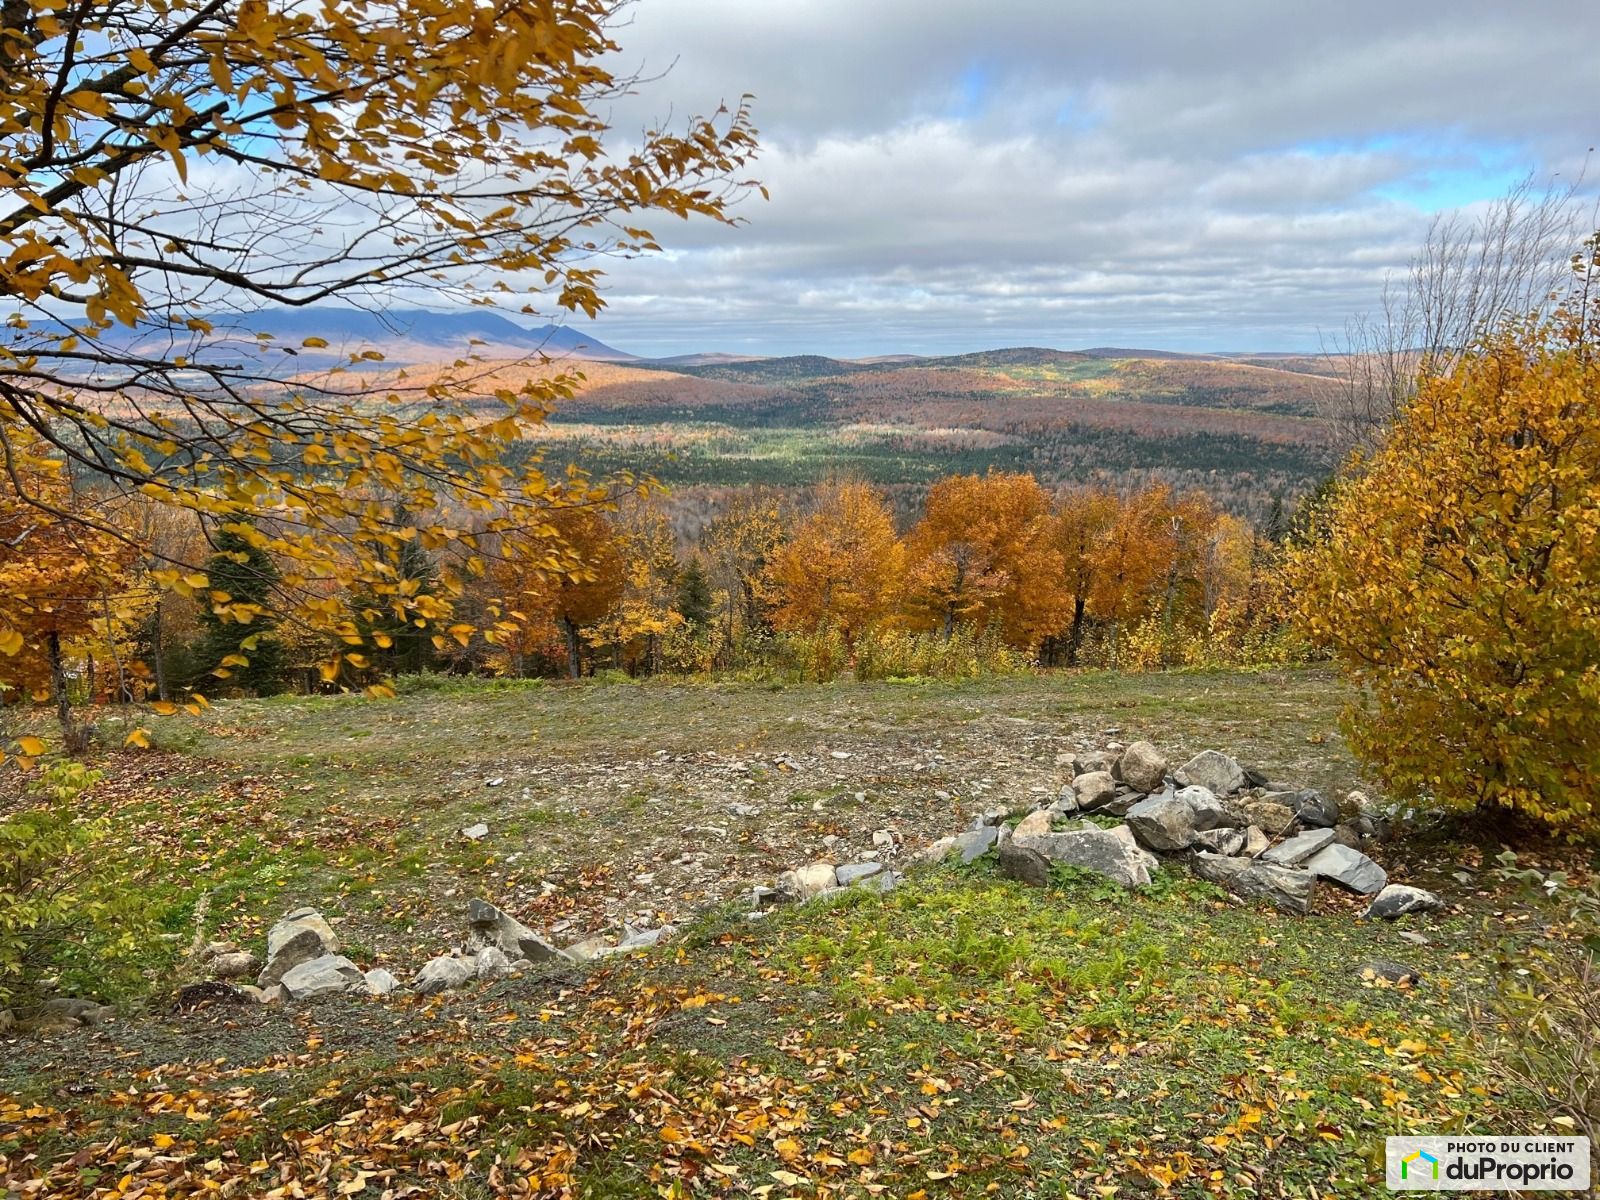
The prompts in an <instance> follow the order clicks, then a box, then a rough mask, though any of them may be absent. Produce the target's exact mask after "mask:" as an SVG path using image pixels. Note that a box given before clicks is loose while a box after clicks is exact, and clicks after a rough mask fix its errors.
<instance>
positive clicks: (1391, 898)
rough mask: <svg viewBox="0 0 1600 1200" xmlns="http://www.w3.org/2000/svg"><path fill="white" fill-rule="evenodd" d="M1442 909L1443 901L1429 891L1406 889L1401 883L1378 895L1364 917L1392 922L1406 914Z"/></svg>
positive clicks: (1415, 888) (1416, 888)
mask: <svg viewBox="0 0 1600 1200" xmlns="http://www.w3.org/2000/svg"><path fill="white" fill-rule="evenodd" d="M1443 907H1444V901H1443V900H1441V899H1440V898H1439V897H1438V896H1436V895H1434V894H1433V893H1432V892H1430V891H1426V890H1424V889H1423V888H1419V887H1407V886H1406V885H1405V884H1403V883H1391V884H1390V885H1389V886H1388V887H1386V888H1384V889H1383V890H1382V891H1381V892H1379V893H1378V895H1377V897H1376V898H1375V899H1374V900H1373V901H1372V904H1371V905H1370V906H1369V907H1368V908H1367V911H1366V913H1365V914H1364V915H1366V916H1368V917H1377V918H1380V919H1381V920H1384V921H1393V920H1395V919H1396V918H1397V917H1403V916H1405V915H1406V914H1407V913H1430V912H1437V911H1438V910H1439V909H1441V908H1443Z"/></svg>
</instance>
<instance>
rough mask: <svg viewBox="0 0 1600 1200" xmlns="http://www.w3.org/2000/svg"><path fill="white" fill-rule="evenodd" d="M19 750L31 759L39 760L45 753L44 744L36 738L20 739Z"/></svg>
mask: <svg viewBox="0 0 1600 1200" xmlns="http://www.w3.org/2000/svg"><path fill="white" fill-rule="evenodd" d="M17 748H18V749H19V750H21V751H22V752H23V753H24V754H26V755H27V756H28V757H29V758H37V757H38V756H39V755H41V754H43V753H44V743H43V742H41V741H40V740H39V739H38V738H36V737H25V738H18V739H17Z"/></svg>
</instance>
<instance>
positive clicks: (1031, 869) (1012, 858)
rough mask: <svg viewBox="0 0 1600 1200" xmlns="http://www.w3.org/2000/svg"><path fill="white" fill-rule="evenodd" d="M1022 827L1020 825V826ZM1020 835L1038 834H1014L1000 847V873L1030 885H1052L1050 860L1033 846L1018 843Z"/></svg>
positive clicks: (1038, 886)
mask: <svg viewBox="0 0 1600 1200" xmlns="http://www.w3.org/2000/svg"><path fill="white" fill-rule="evenodd" d="M1019 828H1020V826H1019ZM1018 836H1020V837H1023V838H1027V837H1037V836H1039V835H1037V834H1020V835H1013V837H1012V838H1011V840H1010V841H1008V842H1007V843H1006V844H1005V845H1003V846H1001V847H1000V874H1002V875H1004V876H1005V877H1006V878H1007V879H1015V880H1018V881H1020V882H1022V883H1025V884H1027V885H1028V886H1029V887H1037V888H1042V887H1049V886H1050V860H1049V859H1048V858H1046V857H1045V856H1044V855H1043V854H1041V853H1040V852H1039V851H1037V850H1035V849H1034V848H1033V847H1032V846H1024V845H1020V844H1018V840H1017V838H1018Z"/></svg>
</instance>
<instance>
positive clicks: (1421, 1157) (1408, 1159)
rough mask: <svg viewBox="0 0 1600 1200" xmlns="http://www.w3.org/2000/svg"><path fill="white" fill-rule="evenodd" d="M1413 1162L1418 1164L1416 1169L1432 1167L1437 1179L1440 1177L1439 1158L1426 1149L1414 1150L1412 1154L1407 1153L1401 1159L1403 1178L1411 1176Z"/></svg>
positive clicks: (1401, 1174) (1401, 1176)
mask: <svg viewBox="0 0 1600 1200" xmlns="http://www.w3.org/2000/svg"><path fill="white" fill-rule="evenodd" d="M1413 1164H1416V1168H1415V1169H1417V1170H1426V1169H1427V1167H1432V1168H1433V1177H1434V1178H1435V1179H1437V1178H1439V1160H1438V1159H1437V1158H1435V1157H1434V1156H1433V1155H1431V1154H1429V1153H1428V1152H1427V1151H1426V1150H1413V1151H1412V1152H1411V1153H1410V1154H1408V1155H1406V1156H1405V1157H1404V1158H1402V1159H1401V1160H1400V1178H1401V1179H1410V1178H1411V1172H1412V1169H1413ZM1423 1164H1427V1166H1424V1165H1423Z"/></svg>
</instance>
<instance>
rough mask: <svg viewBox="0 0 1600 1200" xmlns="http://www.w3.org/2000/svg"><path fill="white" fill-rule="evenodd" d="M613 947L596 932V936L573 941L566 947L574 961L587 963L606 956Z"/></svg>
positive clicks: (568, 955) (569, 956) (568, 954)
mask: <svg viewBox="0 0 1600 1200" xmlns="http://www.w3.org/2000/svg"><path fill="white" fill-rule="evenodd" d="M611 949H612V947H611V943H610V942H609V941H607V940H606V939H605V938H603V937H601V936H600V935H598V934H596V935H595V936H594V937H588V938H584V939H583V941H581V942H573V943H572V945H570V946H568V947H567V948H566V951H565V953H566V955H567V957H568V958H570V959H571V960H572V961H573V962H580V963H585V962H592V961H594V960H595V959H597V958H604V957H605V956H606V955H607V954H609V953H610V952H611Z"/></svg>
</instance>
